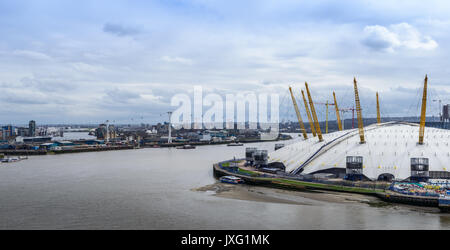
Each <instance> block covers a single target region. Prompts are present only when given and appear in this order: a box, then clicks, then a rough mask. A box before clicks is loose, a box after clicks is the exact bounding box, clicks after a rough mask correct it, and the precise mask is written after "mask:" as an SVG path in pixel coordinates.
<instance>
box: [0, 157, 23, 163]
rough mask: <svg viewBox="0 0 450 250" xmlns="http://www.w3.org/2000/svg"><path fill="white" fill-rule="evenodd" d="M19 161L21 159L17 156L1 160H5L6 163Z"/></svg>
mask: <svg viewBox="0 0 450 250" xmlns="http://www.w3.org/2000/svg"><path fill="white" fill-rule="evenodd" d="M17 161H20V159H19V158H17V157H12V158H3V159H1V162H4V163H10V162H17Z"/></svg>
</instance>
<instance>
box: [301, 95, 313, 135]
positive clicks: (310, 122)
mask: <svg viewBox="0 0 450 250" xmlns="http://www.w3.org/2000/svg"><path fill="white" fill-rule="evenodd" d="M302 96H303V102H304V103H305V109H306V114H307V116H308V121H309V126H310V127H311V133H312V134H313V136H314V137H316V129H315V128H314V122H313V119H312V117H311V113H310V112H309V107H308V102H307V101H306V98H305V92H303V90H302Z"/></svg>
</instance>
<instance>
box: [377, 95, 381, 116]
mask: <svg viewBox="0 0 450 250" xmlns="http://www.w3.org/2000/svg"><path fill="white" fill-rule="evenodd" d="M377 123H378V124H380V123H381V114H380V100H379V99H378V92H377Z"/></svg>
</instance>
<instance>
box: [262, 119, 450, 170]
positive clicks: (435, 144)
mask: <svg viewBox="0 0 450 250" xmlns="http://www.w3.org/2000/svg"><path fill="white" fill-rule="evenodd" d="M364 131H365V139H366V143H365V144H360V143H359V141H360V138H359V133H358V129H352V130H345V131H339V132H334V133H330V134H325V135H323V138H324V141H323V142H319V141H318V138H317V137H312V136H310V137H309V139H308V140H303V139H302V138H298V139H296V140H297V142H295V143H293V144H290V145H287V146H286V147H284V148H282V149H280V150H278V151H275V152H272V153H271V154H270V155H269V162H283V163H284V164H285V166H286V171H293V170H295V169H297V168H298V167H300V166H301V165H302V164H304V163H305V162H306V161H307V160H308V159H309V158H310V157H311V156H312V155H313V154H314V153H315V152H317V151H318V150H319V149H320V148H321V147H322V146H324V145H327V144H329V145H327V146H325V147H324V148H323V149H322V150H320V151H319V152H318V154H317V155H316V156H315V157H314V158H313V159H312V161H310V162H309V163H307V164H306V165H305V166H304V171H303V173H304V174H309V173H314V172H317V171H320V170H324V169H329V168H333V167H337V168H345V167H346V157H347V156H362V157H363V174H364V175H366V176H367V177H368V178H371V179H377V178H378V176H379V175H381V174H384V173H390V174H393V175H394V176H395V178H396V179H405V178H408V177H409V176H410V173H411V158H418V157H423V158H429V164H430V171H449V170H450V146H449V142H450V131H449V130H444V129H437V128H425V142H424V144H423V145H418V144H417V142H418V136H419V126H418V125H417V124H407V123H383V124H379V125H377V124H374V125H370V126H367V127H365V128H364ZM333 140H334V141H333ZM330 142H332V143H330Z"/></svg>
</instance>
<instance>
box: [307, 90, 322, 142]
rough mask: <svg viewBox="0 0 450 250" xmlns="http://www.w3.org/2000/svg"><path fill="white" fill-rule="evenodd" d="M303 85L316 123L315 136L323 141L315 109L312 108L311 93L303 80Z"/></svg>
mask: <svg viewBox="0 0 450 250" xmlns="http://www.w3.org/2000/svg"><path fill="white" fill-rule="evenodd" d="M305 86H306V93H307V94H308V99H309V105H310V107H311V113H312V116H313V119H314V123H315V124H316V132H317V136H318V137H319V141H320V142H322V141H323V137H322V131H320V125H319V121H318V119H317V114H316V109H315V108H314V102H313V100H312V98H311V93H310V92H309V88H308V83H307V82H305Z"/></svg>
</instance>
